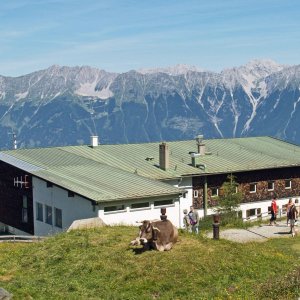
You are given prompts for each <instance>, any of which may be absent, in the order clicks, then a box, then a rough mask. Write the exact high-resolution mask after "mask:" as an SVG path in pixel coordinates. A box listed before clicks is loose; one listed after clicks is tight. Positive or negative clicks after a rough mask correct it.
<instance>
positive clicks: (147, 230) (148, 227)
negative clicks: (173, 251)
mask: <svg viewBox="0 0 300 300" xmlns="http://www.w3.org/2000/svg"><path fill="white" fill-rule="evenodd" d="M150 229H151V223H149V224H148V225H147V227H146V232H150Z"/></svg>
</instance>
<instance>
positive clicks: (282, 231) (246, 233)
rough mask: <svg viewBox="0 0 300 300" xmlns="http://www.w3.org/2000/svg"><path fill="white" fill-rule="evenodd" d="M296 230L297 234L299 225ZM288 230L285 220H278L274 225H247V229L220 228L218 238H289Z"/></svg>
mask: <svg viewBox="0 0 300 300" xmlns="http://www.w3.org/2000/svg"><path fill="white" fill-rule="evenodd" d="M296 230H297V232H298V235H299V234H300V233H299V226H296ZM289 232H290V227H289V226H287V225H286V222H283V221H280V222H278V223H277V224H276V225H275V226H269V225H261V226H253V227H249V228H248V229H225V230H220V238H221V239H226V240H230V241H233V242H238V243H247V242H253V241H255V242H264V241H266V240H267V239H269V238H279V237H287V238H291V237H292V235H291V234H290V233H289ZM208 237H211V238H212V237H213V233H212V232H210V233H209V234H208Z"/></svg>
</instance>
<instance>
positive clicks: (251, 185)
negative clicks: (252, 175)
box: [250, 183, 256, 193]
mask: <svg viewBox="0 0 300 300" xmlns="http://www.w3.org/2000/svg"><path fill="white" fill-rule="evenodd" d="M250 193H256V183H250Z"/></svg>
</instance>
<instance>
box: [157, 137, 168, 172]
mask: <svg viewBox="0 0 300 300" xmlns="http://www.w3.org/2000/svg"><path fill="white" fill-rule="evenodd" d="M159 167H160V168H161V169H162V170H165V171H166V170H167V169H169V146H168V145H167V143H165V142H163V143H161V144H159Z"/></svg>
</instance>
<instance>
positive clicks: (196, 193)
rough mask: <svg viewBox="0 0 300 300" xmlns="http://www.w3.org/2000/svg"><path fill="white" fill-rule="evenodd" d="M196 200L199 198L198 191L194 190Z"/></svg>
mask: <svg viewBox="0 0 300 300" xmlns="http://www.w3.org/2000/svg"><path fill="white" fill-rule="evenodd" d="M194 198H198V191H197V190H194Z"/></svg>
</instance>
